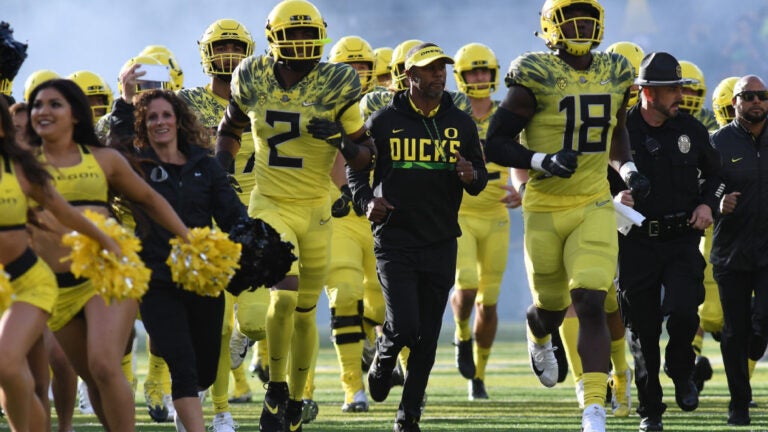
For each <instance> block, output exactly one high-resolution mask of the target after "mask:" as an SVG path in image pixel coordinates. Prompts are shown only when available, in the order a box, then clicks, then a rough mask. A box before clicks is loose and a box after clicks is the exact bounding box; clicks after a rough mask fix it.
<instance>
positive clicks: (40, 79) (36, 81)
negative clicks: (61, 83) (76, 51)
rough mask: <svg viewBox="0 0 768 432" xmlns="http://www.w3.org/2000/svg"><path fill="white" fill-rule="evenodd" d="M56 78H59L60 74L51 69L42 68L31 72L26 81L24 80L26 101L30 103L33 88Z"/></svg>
mask: <svg viewBox="0 0 768 432" xmlns="http://www.w3.org/2000/svg"><path fill="white" fill-rule="evenodd" d="M54 78H59V74H57V73H56V72H54V71H52V70H50V69H40V70H36V71H34V72H32V73H31V74H29V76H28V77H27V79H26V81H24V101H25V102H27V103H29V96H30V95H31V94H32V90H34V89H35V87H37V86H39V85H40V84H42V83H44V82H46V81H48V80H52V79H54Z"/></svg>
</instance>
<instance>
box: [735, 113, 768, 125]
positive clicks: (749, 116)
mask: <svg viewBox="0 0 768 432" xmlns="http://www.w3.org/2000/svg"><path fill="white" fill-rule="evenodd" d="M739 117H740V118H742V119H743V120H744V121H746V122H747V123H749V124H755V123H760V122H762V121H764V120H765V119H766V111H763V113H762V114H761V115H759V116H756V115H752V114H750V112H749V111H747V112H745V113H742V114H741V115H740V116H739Z"/></svg>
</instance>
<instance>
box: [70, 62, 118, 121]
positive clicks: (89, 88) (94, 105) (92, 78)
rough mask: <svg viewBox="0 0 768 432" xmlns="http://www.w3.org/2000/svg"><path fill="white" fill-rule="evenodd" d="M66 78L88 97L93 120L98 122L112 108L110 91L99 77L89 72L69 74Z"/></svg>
mask: <svg viewBox="0 0 768 432" xmlns="http://www.w3.org/2000/svg"><path fill="white" fill-rule="evenodd" d="M67 78H69V79H71V80H72V81H74V82H75V83H76V84H77V85H78V86H79V87H80V89H82V90H83V93H85V95H86V96H87V97H88V102H89V103H90V104H91V111H92V112H93V120H94V122H95V121H98V120H99V119H100V118H101V117H104V116H105V115H106V114H107V113H108V112H109V110H110V109H111V108H112V101H113V98H114V97H113V95H112V89H111V88H109V85H108V84H107V82H106V81H105V80H104V78H102V77H101V76H99V75H97V74H95V73H93V72H90V71H85V70H83V71H78V72H74V73H72V74H70V75H69V76H68V77H67Z"/></svg>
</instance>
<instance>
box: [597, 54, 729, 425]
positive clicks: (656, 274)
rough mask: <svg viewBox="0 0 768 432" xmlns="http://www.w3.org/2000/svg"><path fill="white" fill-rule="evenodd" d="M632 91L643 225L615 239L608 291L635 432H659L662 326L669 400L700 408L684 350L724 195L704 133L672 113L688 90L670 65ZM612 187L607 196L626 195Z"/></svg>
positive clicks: (646, 74) (644, 73)
mask: <svg viewBox="0 0 768 432" xmlns="http://www.w3.org/2000/svg"><path fill="white" fill-rule="evenodd" d="M635 83H636V84H638V85H639V86H640V91H641V103H640V104H636V105H635V106H634V107H632V108H631V109H630V110H629V112H628V114H627V130H628V132H629V137H630V145H631V148H632V152H633V154H634V161H635V163H636V164H637V169H638V170H639V171H640V172H642V173H643V174H645V175H646V176H648V178H649V179H650V181H651V193H650V195H649V196H648V197H646V198H645V199H641V200H636V204H635V210H637V211H639V212H640V213H642V214H643V215H644V216H645V217H646V220H645V222H643V225H642V226H640V227H634V228H632V230H631V231H630V232H629V233H628V234H627V236H620V239H619V277H618V285H617V289H618V293H619V299H620V307H621V312H622V316H623V319H624V322H625V324H626V325H627V327H629V329H630V330H631V332H632V340H631V342H630V345H631V348H632V354H633V355H634V357H635V384H636V385H637V391H638V399H639V407H638V409H637V412H638V414H640V416H641V418H642V420H641V423H640V430H641V431H660V430H663V426H662V422H661V415H662V414H663V413H664V411H665V409H666V405H665V404H663V403H662V391H661V384H660V382H659V367H660V362H661V359H660V350H659V336H660V335H661V324H662V322H663V320H664V317H665V316H667V317H668V318H667V333H668V334H669V342H668V343H667V347H666V353H665V357H666V368H667V373H668V374H669V375H670V377H671V378H672V380H673V381H674V383H675V400H676V402H677V404H678V405H679V406H680V408H681V409H683V410H684V411H692V410H694V409H696V407H697V406H698V403H699V397H698V391H697V389H696V385H695V384H694V382H693V380H692V376H691V375H692V371H693V365H694V358H695V356H694V352H693V349H692V348H691V341H692V340H693V337H694V334H695V333H696V329H697V328H698V326H699V317H698V314H697V307H698V305H699V304H700V303H701V302H702V301H703V300H704V286H703V278H704V273H703V272H704V266H705V262H704V258H703V257H702V255H701V253H700V252H699V249H698V245H699V239H700V237H701V235H702V233H703V230H704V229H705V228H707V227H708V226H709V225H710V224H711V223H712V217H713V216H712V215H713V213H714V212H715V211H716V209H717V207H718V205H719V201H720V198H721V194H722V189H723V186H722V183H721V180H720V177H719V176H718V170H719V168H720V157H719V154H718V153H717V151H716V150H714V149H713V148H712V145H711V144H710V141H709V134H708V133H707V129H706V128H705V127H704V126H703V125H702V124H701V123H700V122H699V121H697V120H696V119H694V118H693V117H692V116H690V115H689V114H686V113H683V112H681V111H680V110H679V105H680V103H681V102H682V85H685V84H689V83H691V80H687V79H683V78H682V74H681V69H680V64H679V63H678V62H677V60H676V59H675V58H674V57H673V56H671V55H670V54H667V53H664V52H654V53H651V54H648V55H646V56H645V58H643V61H642V63H641V65H640V72H639V75H638V78H637V80H636V81H635ZM699 172H700V173H701V174H700V176H701V181H702V182H703V183H702V185H701V187H699V180H700V177H699ZM613 180H614V181H612V184H615V185H616V186H617V188H616V189H615V190H617V189H621V188H625V187H624V185H623V183H622V182H621V181H620V180H619V179H618V178H614V179H613ZM619 185H620V186H619ZM662 286H663V287H664V290H663V291H662ZM662 292H663V298H662ZM660 299H661V300H660Z"/></svg>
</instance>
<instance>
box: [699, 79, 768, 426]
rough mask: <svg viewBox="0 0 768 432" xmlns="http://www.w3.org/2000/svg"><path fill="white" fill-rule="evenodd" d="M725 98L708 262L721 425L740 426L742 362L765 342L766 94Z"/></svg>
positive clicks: (743, 421) (751, 85)
mask: <svg viewBox="0 0 768 432" xmlns="http://www.w3.org/2000/svg"><path fill="white" fill-rule="evenodd" d="M733 93H734V96H733V99H732V103H733V106H734V108H735V110H736V118H735V119H734V120H733V121H732V122H731V123H729V124H727V125H725V126H723V127H722V128H721V129H719V130H718V131H717V132H715V133H714V134H713V135H712V142H713V145H714V146H715V148H716V149H717V150H719V151H720V153H721V155H722V160H723V168H722V172H721V175H722V177H723V180H724V181H725V185H726V187H725V192H727V194H726V195H725V196H724V197H723V199H722V200H721V201H720V212H721V214H722V215H721V216H720V217H718V218H717V220H716V221H715V232H714V237H713V239H712V254H711V262H712V266H713V274H714V277H715V281H717V284H718V287H719V290H720V300H721V303H722V305H723V319H724V325H723V332H722V339H721V341H720V351H721V353H722V355H723V364H724V366H725V375H726V377H727V378H728V391H729V392H730V394H731V400H730V404H729V405H728V424H729V425H748V424H749V423H750V418H749V401H750V400H752V388H751V386H750V383H749V371H748V367H747V364H748V359H753V360H759V359H760V357H762V356H763V353H764V352H765V348H766V336H767V335H768V297H766V294H768V255H766V254H765V250H766V248H768V235H766V234H765V233H766V232H768V230H766V228H767V227H768V161H766V160H765V158H760V156H759V155H760V153H763V154H765V153H766V152H768V134H766V133H765V125H766V113H768V90H766V87H765V83H764V82H763V80H762V79H760V78H759V77H757V76H754V75H748V76H745V77H743V78H741V79H739V81H737V82H736V84H735V85H734V89H733ZM753 293H754V301H753V298H752V295H753Z"/></svg>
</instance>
